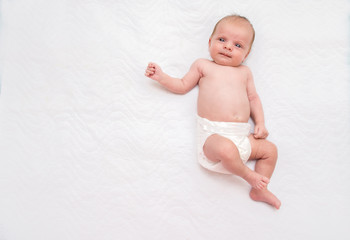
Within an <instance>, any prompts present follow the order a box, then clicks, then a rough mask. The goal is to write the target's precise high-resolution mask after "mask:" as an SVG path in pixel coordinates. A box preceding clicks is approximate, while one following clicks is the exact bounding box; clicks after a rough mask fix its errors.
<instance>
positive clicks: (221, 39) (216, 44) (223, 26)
mask: <svg viewBox="0 0 350 240" xmlns="http://www.w3.org/2000/svg"><path fill="white" fill-rule="evenodd" d="M254 38H255V31H254V28H253V26H252V24H251V23H250V22H249V20H248V19H247V18H245V17H242V16H239V15H229V16H226V17H224V18H222V19H221V20H220V21H219V22H217V24H216V25H215V27H214V30H213V33H212V34H211V36H210V39H209V52H210V55H211V57H212V58H213V61H214V62H215V63H217V64H220V65H225V66H232V67H237V66H239V65H241V64H242V62H243V61H244V60H245V59H246V58H247V56H248V54H249V52H250V49H251V47H252V44H253V41H254Z"/></svg>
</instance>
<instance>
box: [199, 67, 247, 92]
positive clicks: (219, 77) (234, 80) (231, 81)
mask: <svg viewBox="0 0 350 240" xmlns="http://www.w3.org/2000/svg"><path fill="white" fill-rule="evenodd" d="M201 83H202V84H203V85H207V86H210V87H220V88H245V87H246V85H247V76H246V74H244V73H242V72H239V71H216V72H209V73H207V74H205V75H204V76H203V77H202V79H201Z"/></svg>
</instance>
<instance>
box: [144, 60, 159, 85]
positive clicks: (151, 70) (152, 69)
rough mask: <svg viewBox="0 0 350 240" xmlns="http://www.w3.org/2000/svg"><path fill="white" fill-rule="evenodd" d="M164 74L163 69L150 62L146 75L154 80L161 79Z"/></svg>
mask: <svg viewBox="0 0 350 240" xmlns="http://www.w3.org/2000/svg"><path fill="white" fill-rule="evenodd" d="M162 74H163V71H162V69H161V68H160V67H159V66H158V65H157V64H155V63H149V64H148V66H147V69H146V71H145V76H146V77H149V78H151V79H153V80H156V81H159V80H160V78H161V75H162Z"/></svg>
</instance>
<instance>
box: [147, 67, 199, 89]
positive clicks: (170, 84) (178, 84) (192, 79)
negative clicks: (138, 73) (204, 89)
mask: <svg viewBox="0 0 350 240" xmlns="http://www.w3.org/2000/svg"><path fill="white" fill-rule="evenodd" d="M198 64H199V61H198V60H197V61H195V62H194V63H193V64H192V66H191V68H190V70H189V72H188V73H187V74H186V75H185V76H184V77H183V78H182V79H180V78H173V77H170V76H169V75H168V74H166V73H164V72H163V71H162V69H161V68H160V67H159V66H158V65H157V64H155V63H149V64H148V66H147V69H146V72H145V75H146V76H147V77H149V78H151V79H153V80H156V81H157V82H159V83H160V84H161V85H163V86H164V87H165V88H167V89H168V90H169V91H171V92H174V93H179V94H184V93H187V92H188V91H190V90H191V89H192V88H194V87H195V86H196V85H197V83H198V81H199V79H200V77H201V74H200V71H199V68H198Z"/></svg>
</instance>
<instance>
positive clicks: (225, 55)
mask: <svg viewBox="0 0 350 240" xmlns="http://www.w3.org/2000/svg"><path fill="white" fill-rule="evenodd" d="M220 55H222V56H224V57H228V58H232V56H231V55H229V54H226V53H220Z"/></svg>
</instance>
